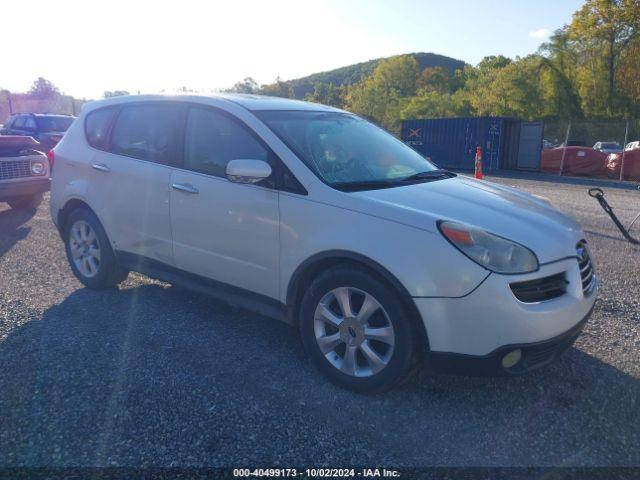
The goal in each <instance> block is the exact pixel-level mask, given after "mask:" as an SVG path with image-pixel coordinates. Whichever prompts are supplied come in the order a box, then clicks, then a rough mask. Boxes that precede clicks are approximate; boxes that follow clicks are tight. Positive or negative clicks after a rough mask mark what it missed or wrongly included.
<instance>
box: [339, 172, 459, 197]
mask: <svg viewBox="0 0 640 480" xmlns="http://www.w3.org/2000/svg"><path fill="white" fill-rule="evenodd" d="M453 177H457V175H456V174H455V173H453V172H450V171H448V170H442V169H437V170H429V171H427V172H419V173H416V174H414V175H409V176H408V177H404V178H394V179H384V180H360V181H354V182H336V183H332V184H331V186H333V187H334V188H337V189H338V190H342V191H344V192H354V191H357V190H375V189H379V188H391V187H397V186H399V185H403V184H404V183H410V182H417V181H420V180H440V179H443V178H453Z"/></svg>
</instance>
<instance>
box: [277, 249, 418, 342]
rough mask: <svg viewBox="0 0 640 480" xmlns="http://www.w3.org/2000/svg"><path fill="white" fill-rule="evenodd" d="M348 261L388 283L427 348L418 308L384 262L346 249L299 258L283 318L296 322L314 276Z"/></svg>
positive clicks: (288, 290)
mask: <svg viewBox="0 0 640 480" xmlns="http://www.w3.org/2000/svg"><path fill="white" fill-rule="evenodd" d="M344 264H351V265H354V266H356V267H359V268H362V269H364V270H366V271H368V272H369V273H371V274H373V275H374V276H375V277H377V278H378V279H380V280H382V281H383V282H384V283H386V284H387V285H389V286H390V287H391V288H392V289H393V290H394V291H395V292H396V293H398V295H399V297H400V298H401V299H402V302H403V305H404V307H405V309H406V310H407V312H408V313H409V315H411V318H412V319H413V321H414V322H415V323H416V324H417V327H418V328H417V330H418V332H420V335H421V336H422V340H424V343H423V345H426V349H427V350H428V349H429V336H428V335H427V331H426V328H425V325H424V322H423V321H422V319H421V317H420V313H419V312H418V308H417V307H416V304H415V302H414V301H413V298H412V297H411V295H410V294H409V291H408V290H407V289H406V288H405V286H404V285H402V283H401V282H400V281H399V280H398V279H397V278H396V277H395V276H394V275H393V274H392V273H391V272H390V271H389V270H387V269H386V268H385V267H384V266H382V265H380V264H379V263H378V262H376V261H375V260H372V259H371V258H369V257H367V256H365V255H362V254H360V253H356V252H352V251H349V250H328V251H324V252H320V253H316V254H314V255H312V256H311V257H309V258H307V259H306V260H305V261H304V262H302V263H301V264H300V265H299V266H298V267H297V268H296V270H295V271H294V272H293V275H292V276H291V279H290V280H289V284H288V286H287V296H286V305H287V322H288V323H291V324H293V325H297V324H298V321H299V311H300V304H301V302H302V297H303V295H304V292H305V291H306V287H307V286H308V285H309V284H310V283H311V282H312V281H313V279H314V278H316V276H317V275H318V274H319V273H320V272H322V271H323V270H326V269H327V268H331V267H334V266H338V265H344Z"/></svg>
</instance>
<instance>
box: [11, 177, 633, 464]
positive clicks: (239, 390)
mask: <svg viewBox="0 0 640 480" xmlns="http://www.w3.org/2000/svg"><path fill="white" fill-rule="evenodd" d="M496 181H498V182H501V183H506V184H510V185H517V186H519V187H521V188H523V189H525V190H529V191H531V192H534V193H537V194H540V195H544V196H546V197H548V198H549V199H550V200H551V201H552V202H553V203H554V204H555V205H556V206H557V207H559V208H560V209H562V210H564V211H566V212H567V213H569V214H571V215H574V216H575V217H577V218H578V219H579V220H580V222H581V223H582V224H583V226H584V228H585V231H586V234H587V238H588V241H589V242H590V244H591V250H592V254H593V256H594V257H595V261H596V263H597V267H598V272H599V274H600V276H601V277H602V287H601V293H600V295H599V300H598V302H597V305H596V309H595V313H594V315H593V317H592V319H591V321H590V322H589V323H588V325H587V327H586V330H585V331H584V333H583V334H582V336H581V337H580V338H579V339H578V341H577V343H576V346H575V348H572V349H571V350H569V351H568V352H567V353H566V354H565V355H564V357H563V358H562V359H561V360H560V361H559V362H557V363H556V364H554V365H552V366H550V367H548V368H545V369H543V370H541V371H537V372H534V373H532V374H529V375H527V376H523V377H518V378H511V379H504V378H503V379H490V378H489V379H487V378H468V377H456V376H445V375H439V376H427V375H426V374H424V373H423V374H420V375H418V376H417V377H416V378H414V379H413V380H412V381H411V382H409V383H408V384H406V385H404V386H402V387H400V388H397V389H396V390H394V391H391V392H388V393H385V394H380V395H373V396H364V395H356V394H353V393H350V392H347V391H343V390H341V389H339V388H337V387H334V386H332V385H331V384H329V383H328V382H327V381H325V380H324V379H323V378H322V377H321V376H320V375H319V374H318V373H317V372H316V371H315V369H314V368H313V366H312V365H311V363H310V361H309V359H307V358H306V357H305V355H304V353H303V351H302V347H301V345H300V342H299V340H298V338H297V335H296V332H295V331H294V329H292V328H291V327H288V326H287V325H284V324H281V323H279V322H276V321H273V320H269V319H267V318H263V317H261V316H259V315H255V314H252V313H249V312H246V311H243V310H240V309H235V308H231V307H229V306H226V305H224V304H222V303H219V302H217V301H215V300H212V299H210V298H208V297H205V296H201V295H197V294H193V293H189V292H186V291H184V290H181V289H179V288H176V287H172V286H170V285H167V284H162V283H159V282H156V281H152V280H149V279H148V278H146V277H144V276H141V275H137V274H132V275H130V277H129V279H128V280H127V281H126V282H125V283H124V284H122V285H121V287H120V289H119V291H110V292H93V291H90V290H87V289H85V288H83V287H82V286H81V285H80V283H78V282H77V281H76V280H75V279H74V277H73V276H72V274H71V272H70V270H69V268H68V266H67V261H66V259H65V256H64V250H63V245H62V242H61V241H60V239H59V238H58V236H57V233H56V231H55V229H54V227H53V225H52V223H51V222H50V219H49V214H48V202H44V203H43V205H42V206H41V207H40V209H39V210H38V211H37V212H36V213H35V214H33V213H31V214H25V213H19V212H15V211H11V210H9V209H8V208H7V207H6V205H5V204H0V467H13V466H41V467H42V466H46V467H63V466H64V467H71V466H107V465H118V466H136V467H138V466H160V467H167V466H175V467H212V466H223V467H232V466H242V465H254V466H275V465H280V466H296V465H297V466H301V465H306V466H321V465H326V466H333V467H338V466H346V465H361V466H372V465H376V464H377V465H393V466H398V467H400V466H432V465H438V466H552V465H553V466H640V429H639V425H640V408H639V407H640V405H639V402H640V358H639V357H638V352H639V347H640V298H639V294H638V292H640V268H639V267H640V248H638V247H634V246H632V245H630V244H628V243H626V242H624V241H622V240H621V238H620V235H619V234H618V232H617V231H616V230H615V228H614V227H613V225H612V223H611V222H610V221H609V219H608V218H607V217H606V215H605V214H604V212H603V211H602V210H600V207H599V206H598V205H597V203H596V202H595V201H594V200H592V199H589V198H588V197H587V196H586V187H585V186H584V185H575V184H559V183H552V182H549V181H534V180H526V179H517V178H498V179H496ZM607 198H609V200H610V202H611V204H612V205H613V207H614V208H615V210H616V212H618V213H619V215H620V217H621V218H622V219H624V220H625V221H629V220H630V219H631V218H632V215H633V214H634V212H637V211H638V210H640V193H638V192H634V191H630V190H622V189H608V190H607ZM637 233H638V234H640V229H638V230H637Z"/></svg>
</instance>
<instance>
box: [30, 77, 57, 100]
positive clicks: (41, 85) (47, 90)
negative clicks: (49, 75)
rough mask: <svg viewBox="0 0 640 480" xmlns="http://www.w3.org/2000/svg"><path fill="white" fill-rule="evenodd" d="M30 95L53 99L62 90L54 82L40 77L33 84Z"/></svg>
mask: <svg viewBox="0 0 640 480" xmlns="http://www.w3.org/2000/svg"><path fill="white" fill-rule="evenodd" d="M29 95H31V96H32V97H34V98H39V99H51V98H54V97H57V96H59V95H60V90H58V87H56V86H55V85H54V84H53V83H51V82H50V81H49V80H47V79H46V78H43V77H38V79H37V80H35V81H34V82H33V83H32V84H31V88H30V89H29Z"/></svg>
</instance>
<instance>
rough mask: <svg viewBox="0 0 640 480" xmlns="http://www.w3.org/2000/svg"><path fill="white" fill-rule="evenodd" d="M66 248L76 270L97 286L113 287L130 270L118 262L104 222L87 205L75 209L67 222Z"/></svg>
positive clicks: (85, 282)
mask: <svg viewBox="0 0 640 480" xmlns="http://www.w3.org/2000/svg"><path fill="white" fill-rule="evenodd" d="M64 235H65V237H64V238H65V249H66V252H67V259H68V260H69V265H70V266H71V270H72V271H73V274H74V275H75V276H76V278H77V279H78V280H80V282H82V284H83V285H85V286H86V287H88V288H91V289H94V290H103V289H107V288H113V287H115V286H116V285H117V284H118V283H120V282H122V281H123V280H124V279H125V278H127V275H128V274H129V272H127V271H126V270H124V269H123V268H122V267H121V266H120V265H119V264H118V262H117V260H116V257H115V255H114V253H113V250H112V249H111V245H110V243H109V239H108V237H107V234H106V232H105V231H104V228H103V227H102V224H101V223H100V221H99V220H98V217H96V216H95V214H94V213H93V212H91V211H89V210H87V209H84V208H81V209H78V210H74V211H73V212H72V213H71V214H70V215H69V217H68V219H67V221H66V224H65V230H64Z"/></svg>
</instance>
